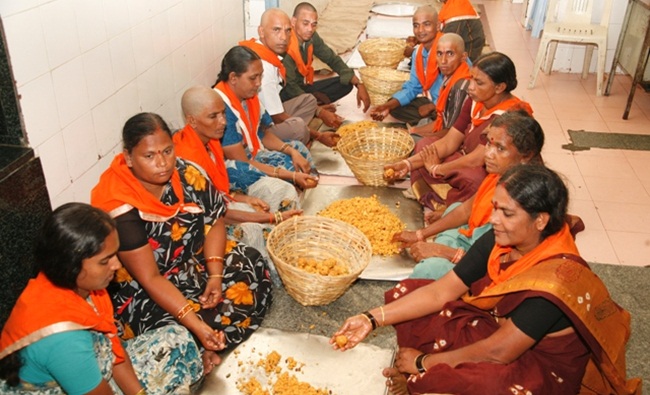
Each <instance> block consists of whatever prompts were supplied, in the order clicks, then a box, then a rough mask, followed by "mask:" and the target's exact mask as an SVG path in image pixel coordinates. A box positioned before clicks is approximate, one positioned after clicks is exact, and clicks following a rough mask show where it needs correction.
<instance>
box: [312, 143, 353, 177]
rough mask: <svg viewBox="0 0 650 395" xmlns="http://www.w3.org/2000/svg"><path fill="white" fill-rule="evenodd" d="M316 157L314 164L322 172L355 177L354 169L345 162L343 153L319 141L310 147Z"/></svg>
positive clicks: (330, 174) (313, 156)
mask: <svg viewBox="0 0 650 395" xmlns="http://www.w3.org/2000/svg"><path fill="white" fill-rule="evenodd" d="M310 152H311V156H312V158H314V166H316V169H318V172H319V173H320V174H326V175H329V176H344V177H354V174H353V173H352V170H350V167H348V164H347V163H345V159H343V157H342V156H341V153H340V152H338V151H335V150H333V149H331V148H329V147H327V146H325V145H323V144H321V143H319V142H314V144H313V145H312V146H311V149H310Z"/></svg>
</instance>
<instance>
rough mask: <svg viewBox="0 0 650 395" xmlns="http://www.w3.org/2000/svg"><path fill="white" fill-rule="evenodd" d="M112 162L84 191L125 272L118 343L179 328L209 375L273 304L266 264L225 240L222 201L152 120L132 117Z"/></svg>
mask: <svg viewBox="0 0 650 395" xmlns="http://www.w3.org/2000/svg"><path fill="white" fill-rule="evenodd" d="M122 140H123V144H124V151H123V152H122V153H120V154H118V155H116V156H115V158H114V159H113V162H112V163H111V165H110V167H109V168H108V169H107V170H106V171H105V172H104V173H103V174H102V176H101V177H100V179H99V183H98V184H97V186H95V188H93V190H92V194H91V202H92V204H93V205H95V206H97V207H99V208H101V209H103V210H104V211H106V212H108V213H109V214H110V215H111V216H112V217H113V218H115V221H116V222H117V229H118V233H119V236H120V249H119V251H118V253H117V254H118V257H119V258H120V261H121V262H122V264H123V265H124V268H123V269H122V270H120V271H118V274H117V276H116V279H115V280H116V281H115V282H113V283H111V285H110V286H109V288H108V290H109V293H110V294H111V298H112V300H113V305H114V308H115V315H116V317H117V319H118V320H119V321H120V322H121V323H122V324H123V327H124V330H123V331H122V333H120V335H121V336H123V337H124V338H127V339H128V338H132V337H134V336H136V337H137V336H140V335H142V334H144V333H147V332H149V331H151V330H154V329H156V328H160V327H164V326H166V325H170V324H175V323H180V324H181V325H183V326H184V327H186V328H187V329H188V330H189V331H190V332H191V333H192V335H193V336H194V338H195V340H196V341H197V343H198V344H200V345H201V346H202V348H203V350H202V351H203V369H204V372H205V373H206V374H207V373H209V372H210V371H211V370H212V368H213V367H214V365H216V364H218V363H220V362H221V358H220V357H219V356H218V355H217V354H216V352H217V351H221V350H223V349H232V348H234V347H236V346H237V345H238V344H239V343H241V342H243V341H244V340H246V339H247V338H248V337H249V336H250V335H251V334H252V333H253V332H254V331H255V330H256V329H257V328H258V327H259V325H260V323H261V322H262V319H263V318H264V315H265V314H266V308H267V306H268V305H269V303H270V302H271V281H270V279H269V275H268V271H267V267H266V262H265V261H264V258H263V257H262V255H261V254H260V253H259V252H258V251H257V250H255V249H253V248H251V247H248V246H246V245H243V244H240V243H237V242H226V233H225V221H224V218H223V216H224V214H225V211H226V205H225V203H224V200H223V196H222V194H220V193H219V192H218V191H217V189H216V188H215V187H214V185H213V184H212V181H211V180H210V178H209V177H207V176H206V174H205V172H204V170H203V169H202V168H201V167H199V166H198V165H195V164H194V163H192V162H189V161H186V160H184V159H181V158H177V157H176V154H175V151H174V143H173V141H172V136H171V131H170V130H169V127H168V126H167V124H166V123H165V121H164V120H163V119H162V118H161V117H160V116H159V115H157V114H152V113H141V114H137V115H135V116H133V117H131V118H130V119H129V120H128V121H127V122H126V124H125V125H124V129H123V131H122Z"/></svg>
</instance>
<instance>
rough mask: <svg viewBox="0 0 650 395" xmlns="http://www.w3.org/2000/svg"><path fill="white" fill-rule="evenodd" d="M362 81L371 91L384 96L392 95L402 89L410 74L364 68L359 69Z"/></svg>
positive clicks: (376, 68) (385, 69)
mask: <svg viewBox="0 0 650 395" xmlns="http://www.w3.org/2000/svg"><path fill="white" fill-rule="evenodd" d="M359 74H361V80H362V81H363V83H364V84H365V85H366V88H368V90H369V91H373V92H375V93H380V94H382V95H392V94H393V93H395V92H397V91H399V90H400V89H402V85H404V83H405V82H406V81H408V80H409V78H410V74H409V73H407V72H405V71H397V70H393V69H389V68H387V67H362V68H360V69H359Z"/></svg>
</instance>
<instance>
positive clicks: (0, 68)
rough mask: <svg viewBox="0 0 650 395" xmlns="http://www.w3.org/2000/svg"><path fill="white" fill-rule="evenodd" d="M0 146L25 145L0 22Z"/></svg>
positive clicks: (0, 22)
mask: <svg viewBox="0 0 650 395" xmlns="http://www.w3.org/2000/svg"><path fill="white" fill-rule="evenodd" d="M0 144H11V145H25V137H24V133H23V128H22V125H21V123H20V113H19V110H18V100H17V96H16V86H15V84H14V77H13V74H12V72H11V66H10V64H9V56H8V54H7V42H6V41H5V34H4V29H3V27H2V21H1V20H0Z"/></svg>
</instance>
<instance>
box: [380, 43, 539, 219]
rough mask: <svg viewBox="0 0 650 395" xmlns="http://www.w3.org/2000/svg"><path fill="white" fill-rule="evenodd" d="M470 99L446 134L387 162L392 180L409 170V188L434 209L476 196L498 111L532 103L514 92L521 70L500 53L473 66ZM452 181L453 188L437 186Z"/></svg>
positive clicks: (483, 174) (428, 140) (420, 143)
mask: <svg viewBox="0 0 650 395" xmlns="http://www.w3.org/2000/svg"><path fill="white" fill-rule="evenodd" d="M471 75H472V78H471V80H470V84H469V87H468V94H469V96H470V98H471V99H472V100H466V101H465V104H464V105H463V108H462V110H461V113H460V115H459V116H458V119H457V120H456V123H455V124H454V126H453V127H452V128H450V129H449V131H448V132H447V134H445V135H444V137H442V138H440V137H438V136H434V137H427V138H423V139H422V140H420V141H418V143H417V144H416V145H415V154H414V155H413V156H411V157H410V158H408V159H406V160H403V161H401V162H397V163H393V164H391V165H388V166H386V167H387V168H392V169H393V170H394V171H395V175H394V178H403V177H405V176H406V175H407V174H408V173H409V172H410V173H411V187H412V188H413V193H414V194H415V196H416V197H417V198H418V200H419V202H420V204H422V205H423V206H425V207H427V208H428V209H431V210H436V209H439V208H440V207H441V206H449V205H451V204H453V203H456V202H463V201H465V200H467V199H469V198H470V197H471V196H473V195H474V194H475V193H476V191H477V190H478V187H479V186H480V185H481V182H482V181H483V179H484V178H485V176H486V175H487V173H486V172H485V169H484V165H485V163H484V151H485V133H484V131H485V128H487V126H488V125H489V124H490V122H491V121H492V120H493V119H494V117H496V116H497V115H500V114H503V113H504V112H506V111H508V110H516V109H521V108H523V109H525V110H526V111H527V112H528V113H529V114H531V115H532V109H531V108H530V106H529V105H528V103H526V102H523V101H521V100H520V99H518V98H517V97H515V96H514V95H512V93H510V92H511V91H512V90H514V89H515V88H516V87H517V73H516V70H515V65H514V63H513V62H512V60H511V59H510V58H509V57H507V56H506V55H504V54H502V53H499V52H492V53H489V54H487V55H483V56H481V57H480V58H479V59H478V60H477V61H476V64H474V66H473V67H472V69H471ZM441 184H448V185H449V187H451V188H450V189H447V190H444V189H443V188H439V186H442V185H441ZM445 192H446V193H445Z"/></svg>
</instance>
